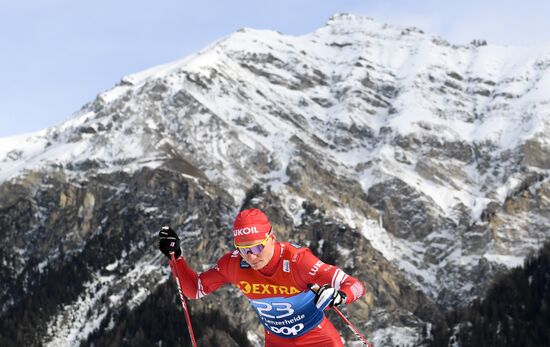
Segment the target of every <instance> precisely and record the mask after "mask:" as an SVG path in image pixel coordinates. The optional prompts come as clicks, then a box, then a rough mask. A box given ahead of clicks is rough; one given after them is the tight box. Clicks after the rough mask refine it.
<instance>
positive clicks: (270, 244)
mask: <svg viewBox="0 0 550 347" xmlns="http://www.w3.org/2000/svg"><path fill="white" fill-rule="evenodd" d="M254 243H257V242H244V243H240V244H238V245H237V246H240V247H246V246H250V245H253V244H254ZM274 251H275V236H273V235H269V236H268V240H267V242H266V244H265V247H264V249H263V250H262V251H261V252H260V254H252V253H250V252H249V253H248V254H242V253H241V256H242V257H243V259H244V260H245V261H246V262H247V263H248V264H250V266H251V267H252V268H253V269H254V270H260V269H263V268H264V267H265V266H266V265H267V264H268V263H269V261H270V260H271V258H273V252H274Z"/></svg>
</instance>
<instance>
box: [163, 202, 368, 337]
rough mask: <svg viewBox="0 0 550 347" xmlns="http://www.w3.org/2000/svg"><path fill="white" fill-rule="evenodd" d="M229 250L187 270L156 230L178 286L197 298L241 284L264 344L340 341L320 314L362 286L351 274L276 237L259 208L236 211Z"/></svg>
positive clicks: (169, 236)
mask: <svg viewBox="0 0 550 347" xmlns="http://www.w3.org/2000/svg"><path fill="white" fill-rule="evenodd" d="M233 242H234V246H235V248H236V249H235V250H234V251H231V252H229V253H227V254H225V255H224V256H223V257H221V258H220V259H219V261H218V263H217V265H216V266H214V267H213V268H211V269H210V270H208V271H206V272H203V273H201V274H200V275H199V274H197V273H196V272H195V271H193V270H192V269H191V268H190V267H189V265H188V264H187V262H186V261H185V259H184V258H183V257H182V252H181V249H180V246H179V238H178V236H177V234H176V233H175V232H174V231H173V230H172V229H170V227H163V228H162V229H161V230H160V232H159V249H160V251H161V252H162V253H163V254H164V255H166V256H167V257H168V258H169V259H170V257H171V256H170V253H171V252H173V253H174V255H175V258H176V260H175V262H173V261H170V266H171V267H174V266H175V267H176V268H177V273H178V276H179V281H180V283H181V286H182V288H181V289H182V291H183V293H184V294H185V296H187V297H188V298H191V299H199V298H202V297H203V296H205V295H207V294H210V293H212V292H213V291H215V290H217V289H218V288H219V287H221V286H222V285H224V284H226V283H231V284H233V285H235V286H236V287H237V288H239V289H240V290H241V292H242V293H243V294H244V295H245V296H246V297H247V298H248V300H249V301H250V303H251V304H252V307H253V308H254V310H255V311H256V313H257V315H258V317H259V319H260V322H261V323H262V324H263V325H264V328H265V331H264V334H265V346H268V347H278V346H285V347H287V346H316V347H320V346H327V347H333V346H334V347H336V346H343V344H342V341H341V338H340V334H339V333H338V331H337V330H336V328H335V327H334V326H333V325H332V324H331V323H330V321H329V320H328V319H327V318H326V317H325V315H324V313H323V311H324V309H325V308H327V307H333V306H338V305H342V304H344V303H345V304H349V303H351V302H353V301H355V300H357V299H358V298H360V297H361V296H362V295H363V294H364V292H365V288H364V286H363V284H361V282H359V281H358V280H357V279H355V278H353V277H351V276H349V275H347V274H346V273H344V272H343V271H342V270H340V269H338V268H337V267H335V266H332V265H328V264H325V263H323V262H322V261H321V260H319V259H318V258H317V257H315V256H314V255H313V254H312V253H311V251H310V250H309V249H307V248H302V247H299V246H296V245H294V244H291V243H288V242H278V241H277V240H276V238H275V235H274V233H273V232H272V228H271V224H270V223H269V220H268V218H267V216H266V215H265V214H264V213H263V212H262V211H261V210H259V209H254V208H253V209H247V210H243V211H241V212H240V213H239V214H238V216H237V218H236V219H235V222H234V224H233Z"/></svg>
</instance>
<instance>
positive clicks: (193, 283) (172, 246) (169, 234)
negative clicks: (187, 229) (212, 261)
mask: <svg viewBox="0 0 550 347" xmlns="http://www.w3.org/2000/svg"><path fill="white" fill-rule="evenodd" d="M158 246H159V250H160V251H161V252H162V254H164V255H165V256H166V257H167V258H168V259H169V261H170V267H171V268H172V272H174V267H176V268H177V270H178V271H176V272H174V273H177V274H178V277H179V282H180V285H181V290H182V291H183V294H184V295H185V296H186V297H188V298H191V299H199V298H202V297H203V296H205V295H207V294H209V293H211V292H213V291H215V290H216V289H218V288H219V287H221V286H222V285H224V284H225V283H227V282H229V280H228V276H227V274H226V272H227V269H228V266H227V265H228V262H229V254H228V255H227V256H224V257H222V258H221V259H220V260H219V261H218V265H217V266H216V267H214V268H213V269H210V270H208V271H206V272H203V273H201V274H200V275H199V274H197V273H196V272H195V271H194V270H193V269H191V267H190V266H189V265H188V264H187V262H186V261H185V259H184V258H183V257H182V256H181V254H182V253H181V248H180V239H179V237H178V235H177V234H176V232H175V231H174V230H172V229H171V228H170V227H169V226H164V227H162V228H161V229H160V231H159V243H158ZM172 254H173V255H174V257H175V258H176V260H175V261H172V260H171V258H172Z"/></svg>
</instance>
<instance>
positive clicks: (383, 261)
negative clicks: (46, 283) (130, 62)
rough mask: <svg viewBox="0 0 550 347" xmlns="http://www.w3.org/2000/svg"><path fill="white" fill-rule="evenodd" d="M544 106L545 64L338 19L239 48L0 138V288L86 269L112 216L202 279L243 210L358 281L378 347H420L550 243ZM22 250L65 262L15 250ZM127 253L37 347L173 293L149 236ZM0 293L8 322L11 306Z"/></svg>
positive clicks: (547, 57) (248, 33) (549, 56)
mask: <svg viewBox="0 0 550 347" xmlns="http://www.w3.org/2000/svg"><path fill="white" fill-rule="evenodd" d="M549 90H550V46H545V47H502V46H494V45H490V44H489V45H485V44H480V43H479V41H477V42H476V43H473V44H471V45H467V46H457V45H452V44H450V43H448V42H446V41H445V40H443V39H441V38H439V37H434V36H432V35H429V34H425V33H423V32H422V31H421V30H419V29H416V28H404V27H395V26H389V25H385V24H381V23H378V22H376V21H374V20H372V19H370V18H367V17H359V16H354V15H348V14H341V15H335V16H334V17H332V18H331V19H330V20H329V21H328V23H327V24H326V25H325V26H324V27H322V28H320V29H318V30H317V31H315V32H313V33H310V34H307V35H303V36H298V37H293V36H286V35H283V34H280V33H277V32H273V31H265V30H253V29H242V30H240V31H239V32H236V33H234V34H232V35H230V36H228V37H226V38H223V39H221V40H219V41H217V42H215V43H213V44H212V45H210V46H209V47H207V48H205V49H204V50H202V51H200V52H198V53H196V54H194V55H192V56H190V57H188V58H186V59H184V60H181V61H177V62H174V63H170V64H166V65H163V66H159V67H155V68H152V69H150V70H147V71H144V72H141V73H137V74H134V75H130V76H126V77H124V78H123V79H122V80H121V82H120V83H119V84H118V85H117V86H115V87H114V88H112V89H111V90H108V91H106V92H103V93H101V94H99V95H98V97H97V98H96V99H95V100H94V101H93V102H91V103H89V104H87V105H85V106H84V107H83V108H82V109H81V110H80V111H79V112H77V113H76V114H75V115H74V116H73V117H72V118H71V119H69V120H68V121H66V122H64V123H62V124H60V125H58V126H55V127H52V128H49V129H46V130H43V131H41V132H38V133H35V134H29V135H22V136H17V137H11V138H3V139H0V182H3V183H2V185H1V186H0V196H2V203H0V209H1V210H2V211H3V213H5V215H6V216H8V215H9V216H11V217H10V218H4V224H2V225H0V226H1V227H2V235H1V237H2V238H4V240H5V241H6V242H5V246H3V249H2V254H3V256H2V257H3V258H2V267H3V268H2V274H3V277H4V278H8V279H12V280H14V281H15V280H16V279H20V281H22V283H26V284H22V286H23V287H25V285H27V284H28V283H27V282H25V281H24V280H23V279H22V278H25V277H24V276H29V275H28V274H30V273H32V271H33V270H32V269H36V266H39V269H40V266H42V267H45V266H47V267H52V268H55V269H57V268H60V267H62V266H63V265H62V264H64V263H65V261H64V260H63V259H65V258H67V257H68V255H67V254H66V253H64V252H65V251H67V250H71V252H73V253H74V254H75V255H77V254H79V252H86V250H87V247H90V246H89V242H88V241H89V240H91V239H93V238H94V237H97V238H99V239H101V237H103V236H101V235H104V234H108V233H109V232H114V230H116V228H117V227H118V228H119V227H122V225H125V223H126V222H121V223H119V222H112V221H116V220H117V216H116V213H115V212H114V211H115V210H116V209H115V210H112V208H113V206H117V208H119V207H120V209H119V210H116V211H118V215H119V216H121V215H122V216H125V218H130V217H128V215H126V213H130V215H131V216H133V217H136V216H138V215H139V216H140V217H139V218H142V220H141V221H139V222H136V221H135V220H134V221H133V222H136V223H142V225H143V226H148V227H149V228H150V230H154V228H155V225H160V222H161V221H169V222H171V223H172V224H173V225H176V226H177V227H178V228H179V230H180V232H181V233H182V236H184V237H188V238H189V242H190V245H191V244H192V245H193V247H194V248H193V251H192V255H191V258H192V259H194V261H195V262H196V264H197V266H198V264H199V263H200V264H202V263H204V255H202V256H201V252H200V251H202V252H204V251H205V250H206V249H209V250H212V253H211V254H210V258H209V259H208V261H209V263H210V264H211V263H213V262H214V261H215V257H216V256H218V255H221V253H220V252H221V250H223V249H227V247H229V245H228V244H226V243H224V242H226V241H227V240H228V239H227V238H228V237H229V236H228V234H227V233H226V231H227V230H228V227H229V225H230V223H231V219H232V217H233V216H234V215H235V214H236V211H237V210H238V208H239V207H241V204H243V201H244V202H246V203H248V204H257V205H259V206H261V207H263V208H265V209H267V210H268V211H270V212H271V214H270V215H273V219H274V221H275V224H276V225H278V226H279V227H280V228H279V230H278V231H279V232H280V234H281V235H282V236H284V238H288V239H292V240H295V241H301V242H302V243H307V244H309V246H311V247H312V248H313V249H315V250H316V251H317V252H319V253H320V254H321V257H322V256H323V255H325V256H329V255H331V256H333V257H334V259H333V260H334V261H337V262H338V264H339V265H341V266H345V267H346V268H348V269H350V271H351V272H353V273H354V274H362V275H360V276H359V277H360V278H362V279H364V280H365V282H366V283H367V289H368V293H367V295H366V297H365V298H364V299H363V300H362V301H361V302H360V303H358V304H357V306H356V310H355V312H352V308H350V315H351V316H352V317H355V318H357V319H359V320H363V321H364V322H365V324H359V326H360V327H361V328H362V329H364V331H366V332H368V333H369V335H371V336H373V338H374V340H375V342H379V344H388V343H390V342H388V341H389V340H386V339H391V338H393V342H392V343H394V344H397V343H398V342H397V341H400V342H399V343H400V344H406V343H410V344H412V343H413V342H412V341H414V340H415V339H416V340H418V339H419V336H420V330H421V328H422V327H423V326H424V325H423V324H426V323H430V319H433V317H434V314H437V313H438V312H439V311H438V310H444V309H447V308H451V307H454V306H456V305H461V304H465V303H467V302H469V301H470V300H472V299H473V298H474V297H476V296H478V295H481V294H482V293H483V291H484V289H485V288H486V287H487V285H488V284H489V283H490V281H491V279H492V278H493V277H494V276H495V275H496V274H497V273H499V272H500V271H504V270H505V269H506V268H509V267H513V266H516V265H519V264H521V262H522V260H523V258H524V257H525V256H526V255H528V254H530V252H532V251H533V250H534V249H536V248H538V247H539V246H540V245H541V244H542V242H543V241H544V240H545V239H546V238H548V236H549V233H548V230H547V227H546V225H547V224H548V222H549V218H550V215H549V214H548V212H549V201H550V200H549V199H550V190H549V189H550V185H549V181H548V173H549V172H550V171H549V170H550V156H549V153H550V147H549V146H550V132H549V130H550V129H549V128H548V127H549V120H550V118H549V116H550V93H548V91H549ZM175 173H176V174H175ZM182 187H183V188H182ZM71 192H72V193H71ZM182 192H184V194H183V195H179V193H182ZM17 194H21V197H18V195H17ZM71 194H72V195H71ZM111 195H112V196H113V197H114V198H110V197H109V196H111ZM14 196H15V197H14ZM23 196H24V197H26V198H23ZM25 199H27V200H28V201H27V200H25ZM110 199H112V200H114V201H111V200H110ZM22 201H27V202H26V203H22ZM44 201H49V202H50V204H49V205H48V204H45V203H44ZM130 202H131V203H132V204H133V205H131V204H130ZM18 204H19V205H18ZM110 204H111V205H110ZM112 205H113V206H112ZM122 205H125V206H123V207H122ZM70 206H73V209H69V210H68V212H67V215H66V216H65V215H62V213H59V212H56V209H57V211H62V208H65V207H70ZM189 207H191V208H189ZM178 208H179V209H178ZM25 209H27V210H29V209H30V210H32V211H33V213H32V214H31V217H32V218H31V219H32V222H30V221H29V222H28V224H25V223H21V222H18V221H19V220H21V219H22V218H24V217H25V216H27V217H28V212H25V213H23V212H21V211H26V210H25ZM182 209H183V211H182ZM129 210H132V211H131V212H128V211H129ZM16 211H18V212H16ZM69 211H72V212H74V215H71V213H70V212H69ZM8 212H9V213H8ZM52 213H54V214H55V213H58V214H60V216H57V217H56V218H58V220H59V222H58V223H61V221H64V223H65V222H67V220H70V221H71V222H72V224H70V225H71V226H70V228H69V227H67V224H59V225H57V224H55V223H56V221H57V219H56V220H55V221H53V222H52ZM102 213H103V214H104V215H105V216H103V217H101V218H100V216H101V215H102ZM71 216H72V217H71ZM212 216H215V217H212ZM205 219H212V220H209V221H205ZM33 223H34V224H33ZM128 223H130V222H128ZM53 226H56V227H61V228H62V229H64V231H69V232H68V233H65V234H56V233H54V234H55V235H57V236H55V237H54V236H51V234H49V232H51V229H52V227H53ZM331 226H338V227H334V228H333V227H331ZM203 228H209V229H208V230H209V233H208V235H207V236H205V235H204V233H203V232H202V231H201V230H204V229H203ZM23 229H25V230H23ZM343 231H345V232H343ZM26 232H28V235H29V237H37V240H43V239H47V240H48V242H50V243H53V244H56V243H60V244H61V245H62V246H60V247H61V248H64V252H61V253H60V251H59V249H58V247H57V245H56V247H54V248H47V247H41V248H40V249H37V248H33V247H32V245H31V246H29V245H26V244H21V243H18V242H17V241H15V239H16V237H15V236H16V235H17V234H19V233H26ZM48 235H50V236H48ZM137 235H139V236H140V237H142V238H143V239H142V240H141V242H142V243H144V244H141V246H140V247H141V248H140V247H137V249H139V250H140V251H142V252H143V253H140V254H141V255H140V256H139V258H137V259H136V260H137V261H138V264H142V265H140V266H136V268H133V267H125V266H128V265H120V264H121V263H122V262H120V261H118V260H115V259H116V258H119V256H115V255H112V258H113V262H110V263H108V264H103V265H101V266H99V265H97V266H96V267H95V268H94V269H93V271H96V272H97V274H96V275H93V276H90V278H88V279H87V280H86V281H85V285H84V286H85V287H86V288H92V287H93V288H95V287H97V286H99V287H101V288H102V289H98V290H97V291H95V292H94V291H93V290H90V291H89V292H90V293H89V294H86V295H84V294H82V293H84V291H81V292H78V293H75V298H73V299H71V300H66V301H68V303H67V305H66V306H65V308H63V309H60V310H58V311H56V316H55V317H53V318H52V317H48V318H47V319H46V321H47V322H48V323H47V325H48V329H47V333H45V334H43V335H42V339H43V340H42V341H43V342H48V341H49V342H50V343H53V344H55V343H54V342H55V341H57V340H56V338H58V339H60V340H59V341H63V340H64V339H65V340H66V339H69V337H68V336H69V335H70V336H71V337H70V339H71V340H70V341H73V342H74V341H80V340H82V339H85V338H86V336H87V335H88V334H89V332H90V331H91V330H92V329H93V328H94V327H96V326H97V325H98V324H99V322H100V321H101V320H102V319H105V317H106V316H107V315H108V313H107V312H104V313H103V316H102V315H101V312H96V314H93V313H92V314H91V317H94V319H95V320H94V319H88V320H86V321H85V322H84V321H82V322H80V323H74V324H71V323H68V322H67V318H66V317H67V316H68V315H69V316H70V315H71V314H73V313H74V314H76V315H78V314H79V313H78V312H80V313H81V312H82V311H86V310H90V309H91V307H94V305H96V304H97V302H98V300H102V299H101V298H102V297H105V295H107V294H108V297H109V298H110V299H111V300H112V306H113V307H115V306H117V305H118V306H120V305H123V306H124V305H126V306H129V307H137V306H139V304H140V303H141V302H143V300H145V298H146V297H147V295H148V293H150V291H147V290H145V291H143V290H142V291H140V290H139V288H140V287H141V288H143V286H144V285H145V283H146V284H147V285H146V287H149V288H150V287H151V286H153V287H154V286H155V284H156V285H158V284H159V283H163V282H164V281H166V279H167V277H166V272H165V273H163V274H161V273H159V271H158V269H159V268H162V267H163V265H162V264H161V260H160V256H159V255H158V254H157V253H158V252H156V251H155V250H154V247H148V246H147V245H146V244H145V243H147V242H153V239H154V238H153V236H152V235H149V234H147V235H145V234H140V233H138V234H137ZM135 237H136V235H132V238H135ZM328 239H330V240H331V242H332V241H334V243H333V246H332V247H333V249H328V250H327V249H326V247H327V246H325V244H324V241H323V240H328ZM48 242H46V243H47V244H48ZM98 242H99V241H98ZM212 243H214V244H215V245H217V246H212ZM132 244H136V245H138V244H140V241H139V240H138V239H133V243H132ZM216 247H217V248H216ZM328 247H331V246H328ZM367 251H368V252H367ZM127 252H128V253H131V252H133V251H131V250H128V251H127ZM134 252H135V251H134ZM325 252H326V254H325ZM365 252H367V253H366V254H365ZM60 254H61V255H60ZM34 256H36V257H37V259H38V258H39V256H40V257H42V259H43V262H38V264H35V263H33V262H32V261H30V262H27V261H25V259H27V258H28V259H33V258H32V257H34ZM124 257H126V254H125V255H124ZM14 258H15V259H16V260H14ZM44 259H50V261H47V260H44ZM125 259H126V258H125ZM119 265H120V268H119V269H118V270H116V271H115V269H117V268H118V267H119ZM164 267H165V266H164ZM105 269H106V270H105ZM136 269H137V270H136ZM198 270H202V269H198ZM103 272H107V273H109V275H106V274H105V273H103ZM113 272H114V273H115V274H112V273H113ZM25 274H27V275H25ZM21 276H23V277H21ZM105 276H107V277H105ZM109 276H114V277H112V278H111V277H109ZM362 276H363V277H362ZM140 281H142V282H140ZM129 282H130V283H132V286H133V287H132V286H130V289H129V287H128V285H127V283H129ZM99 284H104V285H99ZM125 284H126V285H125ZM28 285H30V284H28ZM99 287H98V288H99ZM131 288H134V289H131ZM0 290H1V291H0V295H7V296H6V297H8V298H9V301H6V302H8V304H4V305H3V306H2V312H7V311H9V309H10V307H12V306H14V305H17V302H18V300H19V299H18V298H17V296H16V295H14V294H13V292H12V291H13V288H9V287H8V286H4V287H2V288H0ZM102 290H103V291H104V292H101V291H102ZM132 290H134V291H135V292H132ZM79 293H80V294H79ZM223 295H234V293H233V292H231V291H229V292H228V293H225V294H223ZM94 300H95V301H94ZM433 303H435V305H434V304H433ZM197 305H198V304H197ZM208 305H213V304H208ZM208 307H211V306H208ZM419 307H423V308H426V309H425V310H420V309H419ZM71 310H72V311H71ZM79 310H80V311H79ZM92 311H93V309H92ZM420 311H423V312H422V313H419V312H420ZM70 312H73V313H70ZM75 312H76V313H75ZM248 313H250V312H248ZM430 317H431V318H430ZM243 319H245V320H247V321H248V322H249V324H251V325H250V326H255V325H254V324H255V323H254V321H253V317H252V318H251V316H246V314H245V316H243ZM113 324H114V323H113ZM68 327H72V328H73V330H74V331H73V332H68V331H70V330H67V328H68ZM63 331H64V332H63ZM260 335H261V334H260ZM249 336H250V339H251V340H255V339H256V338H257V336H256V335H255V333H254V332H252V333H250V334H249ZM260 339H261V337H260ZM52 341H53V342H52Z"/></svg>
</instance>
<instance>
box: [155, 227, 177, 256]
mask: <svg viewBox="0 0 550 347" xmlns="http://www.w3.org/2000/svg"><path fill="white" fill-rule="evenodd" d="M159 249H160V251H161V252H162V254H164V255H165V256H167V257H168V259H170V258H171V256H170V253H172V252H174V256H175V257H176V258H178V257H179V256H180V255H181V249H180V238H179V237H178V234H176V232H175V231H174V230H172V229H171V228H170V227H169V226H164V227H162V228H161V229H160V231H159Z"/></svg>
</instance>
